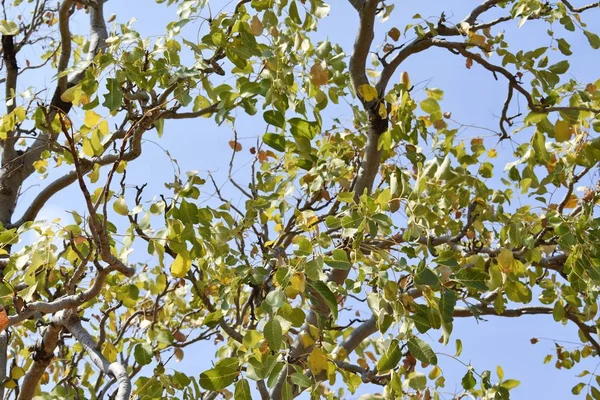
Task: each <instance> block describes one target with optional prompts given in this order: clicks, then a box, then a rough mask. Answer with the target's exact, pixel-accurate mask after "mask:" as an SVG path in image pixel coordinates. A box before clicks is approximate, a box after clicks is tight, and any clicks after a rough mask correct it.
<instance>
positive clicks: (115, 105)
mask: <svg viewBox="0 0 600 400" xmlns="http://www.w3.org/2000/svg"><path fill="white" fill-rule="evenodd" d="M106 89H107V90H108V93H107V94H105V95H104V103H102V105H103V106H104V107H106V108H108V109H109V110H110V112H111V113H114V112H116V111H118V110H119V108H120V107H121V104H123V93H122V92H121V85H120V84H119V82H118V81H117V80H116V79H113V78H108V79H107V80H106Z"/></svg>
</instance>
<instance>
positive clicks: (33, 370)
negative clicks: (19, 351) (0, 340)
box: [2, 324, 61, 400]
mask: <svg viewBox="0 0 600 400" xmlns="http://www.w3.org/2000/svg"><path fill="white" fill-rule="evenodd" d="M60 331H61V327H60V326H58V325H55V324H50V325H48V327H47V328H46V331H45V332H44V334H43V336H42V339H41V341H40V343H38V344H37V345H36V349H35V353H34V355H33V360H34V362H33V364H32V365H31V367H30V368H29V370H28V371H27V374H25V378H24V379H23V382H22V383H21V391H20V392H19V397H18V400H30V399H32V398H33V396H35V393H36V391H37V388H38V386H39V384H40V379H42V375H44V371H46V368H48V365H50V363H51V362H52V359H53V358H54V350H55V349H56V346H57V345H58V337H59V334H60ZM2 333H5V332H2Z"/></svg>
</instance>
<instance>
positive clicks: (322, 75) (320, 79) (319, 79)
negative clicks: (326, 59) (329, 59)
mask: <svg viewBox="0 0 600 400" xmlns="http://www.w3.org/2000/svg"><path fill="white" fill-rule="evenodd" d="M310 80H311V82H312V83H313V85H315V86H322V85H326V84H327V82H329V72H327V66H326V65H325V64H323V63H320V62H318V63H316V64H315V65H313V66H312V68H311V69H310Z"/></svg>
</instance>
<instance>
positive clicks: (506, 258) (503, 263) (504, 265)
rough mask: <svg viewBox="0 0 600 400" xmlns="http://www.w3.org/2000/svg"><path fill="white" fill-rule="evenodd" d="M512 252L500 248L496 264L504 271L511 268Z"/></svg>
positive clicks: (508, 270)
mask: <svg viewBox="0 0 600 400" xmlns="http://www.w3.org/2000/svg"><path fill="white" fill-rule="evenodd" d="M513 259H514V257H513V252H512V251H510V250H509V249H502V250H501V251H500V254H498V264H499V265H500V268H501V269H502V270H503V271H504V272H510V271H511V270H512V262H513Z"/></svg>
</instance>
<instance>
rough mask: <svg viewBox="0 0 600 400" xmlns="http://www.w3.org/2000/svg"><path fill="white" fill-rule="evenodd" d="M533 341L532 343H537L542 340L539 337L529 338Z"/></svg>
mask: <svg viewBox="0 0 600 400" xmlns="http://www.w3.org/2000/svg"><path fill="white" fill-rule="evenodd" d="M529 341H530V342H531V344H536V343H537V342H539V341H540V340H539V339H537V338H531V340H529Z"/></svg>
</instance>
